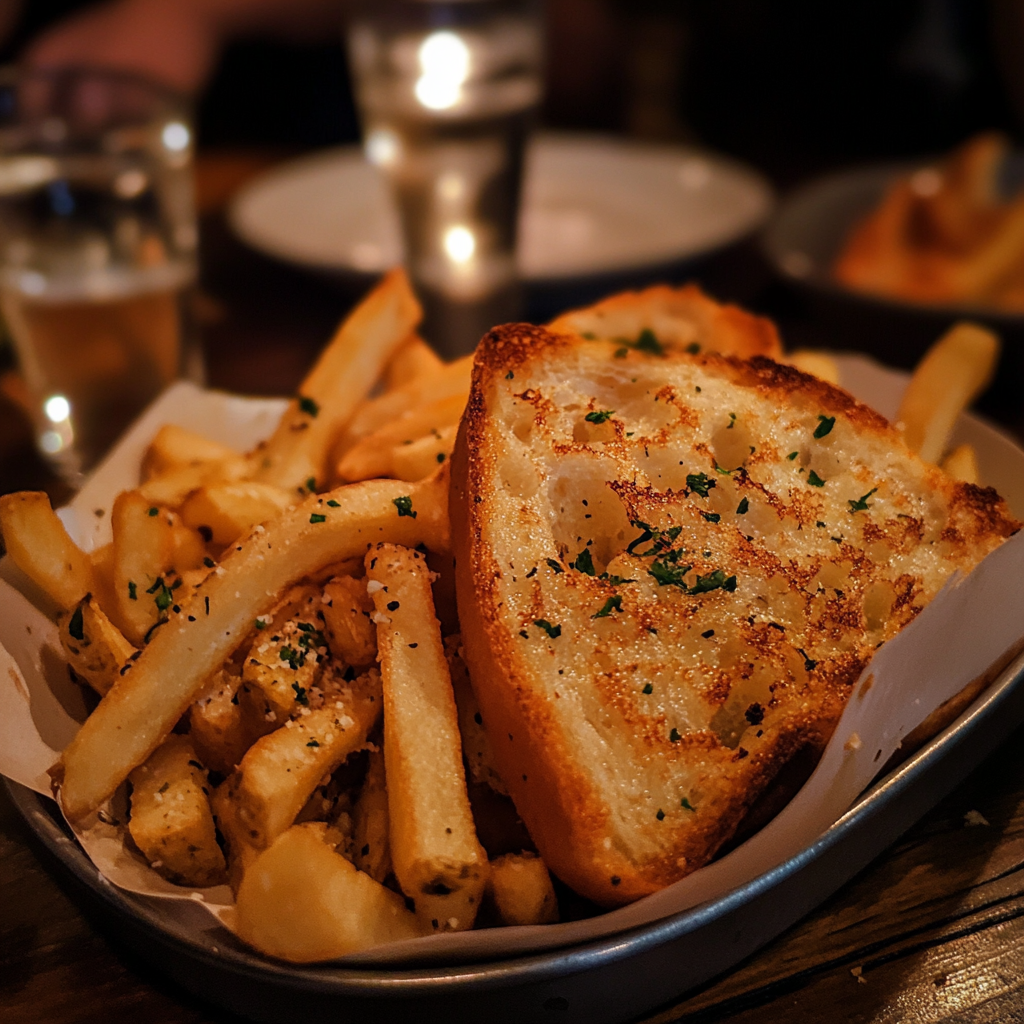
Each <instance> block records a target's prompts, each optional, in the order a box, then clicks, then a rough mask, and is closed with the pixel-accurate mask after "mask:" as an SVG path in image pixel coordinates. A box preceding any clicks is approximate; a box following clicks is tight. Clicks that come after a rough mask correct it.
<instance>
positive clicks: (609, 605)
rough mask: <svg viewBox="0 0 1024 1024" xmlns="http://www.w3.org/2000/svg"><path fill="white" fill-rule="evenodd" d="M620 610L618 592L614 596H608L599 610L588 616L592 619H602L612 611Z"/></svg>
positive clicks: (620, 603)
mask: <svg viewBox="0 0 1024 1024" xmlns="http://www.w3.org/2000/svg"><path fill="white" fill-rule="evenodd" d="M621 611H622V598H621V597H620V596H619V595H618V594H616V595H615V596H614V597H609V598H608V600H607V601H605V603H604V606H603V607H602V608H601V610H600V611H599V612H595V613H594V614H593V615H591V616H590V617H591V618H592V619H604V618H607V617H608V616H609V615H611V613H612V612H621Z"/></svg>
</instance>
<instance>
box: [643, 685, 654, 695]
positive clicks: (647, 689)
mask: <svg viewBox="0 0 1024 1024" xmlns="http://www.w3.org/2000/svg"><path fill="white" fill-rule="evenodd" d="M640 692H641V693H647V694H650V693H654V684H653V683H647V685H646V686H644V688H643V689H642V690H641V691H640Z"/></svg>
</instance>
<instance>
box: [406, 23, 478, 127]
mask: <svg viewBox="0 0 1024 1024" xmlns="http://www.w3.org/2000/svg"><path fill="white" fill-rule="evenodd" d="M418 56H419V62H420V71H421V74H420V77H419V78H418V79H417V81H416V87H415V90H414V91H415V93H416V99H418V100H419V101H420V103H422V104H423V106H425V107H426V108H427V109H428V110H447V109H449V108H450V107H454V106H455V104H456V103H458V102H459V100H460V98H461V97H462V85H463V83H464V82H465V81H466V79H467V78H468V77H469V47H467V46H466V44H465V43H464V42H463V41H462V40H461V39H460V38H459V37H458V36H457V35H456V34H455V33H454V32H432V33H431V34H430V35H429V36H427V38H426V39H424V40H423V42H422V43H421V44H420V49H419V55H418Z"/></svg>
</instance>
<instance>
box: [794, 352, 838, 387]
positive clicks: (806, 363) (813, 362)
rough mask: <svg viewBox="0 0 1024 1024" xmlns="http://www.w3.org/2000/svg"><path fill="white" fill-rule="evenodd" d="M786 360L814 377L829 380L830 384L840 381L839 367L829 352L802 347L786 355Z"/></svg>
mask: <svg viewBox="0 0 1024 1024" xmlns="http://www.w3.org/2000/svg"><path fill="white" fill-rule="evenodd" d="M786 362H787V363H789V364H790V365H791V366H795V367H796V368H797V369H798V370H803V372H804V373H809V374H810V375H811V376H812V377H817V378H818V379H819V380H827V381H828V382H829V384H838V383H839V367H838V366H837V365H836V361H835V360H834V359H833V358H832V357H831V356H830V355H829V354H828V353H827V352H819V351H817V350H815V349H810V348H801V349H797V350H796V351H795V352H790V353H789V355H788V356H786Z"/></svg>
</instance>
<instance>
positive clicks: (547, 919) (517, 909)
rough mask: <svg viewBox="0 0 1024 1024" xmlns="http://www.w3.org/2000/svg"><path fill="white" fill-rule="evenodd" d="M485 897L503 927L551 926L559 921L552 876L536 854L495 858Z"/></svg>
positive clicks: (509, 854)
mask: <svg viewBox="0 0 1024 1024" xmlns="http://www.w3.org/2000/svg"><path fill="white" fill-rule="evenodd" d="M487 895H488V896H489V897H490V899H491V901H492V903H493V904H494V908H495V910H497V912H498V917H499V919H500V920H501V923H502V924H508V925H515V924H551V923H552V922H553V921H557V920H558V899H557V897H556V896H555V890H554V886H552V884H551V876H550V875H549V874H548V869H547V866H546V865H545V863H544V861H543V860H542V859H541V858H540V857H539V856H538V855H537V854H535V853H506V854H504V855H502V856H501V857H495V858H494V860H492V861H491V874H490V878H489V879H488V881H487Z"/></svg>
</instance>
